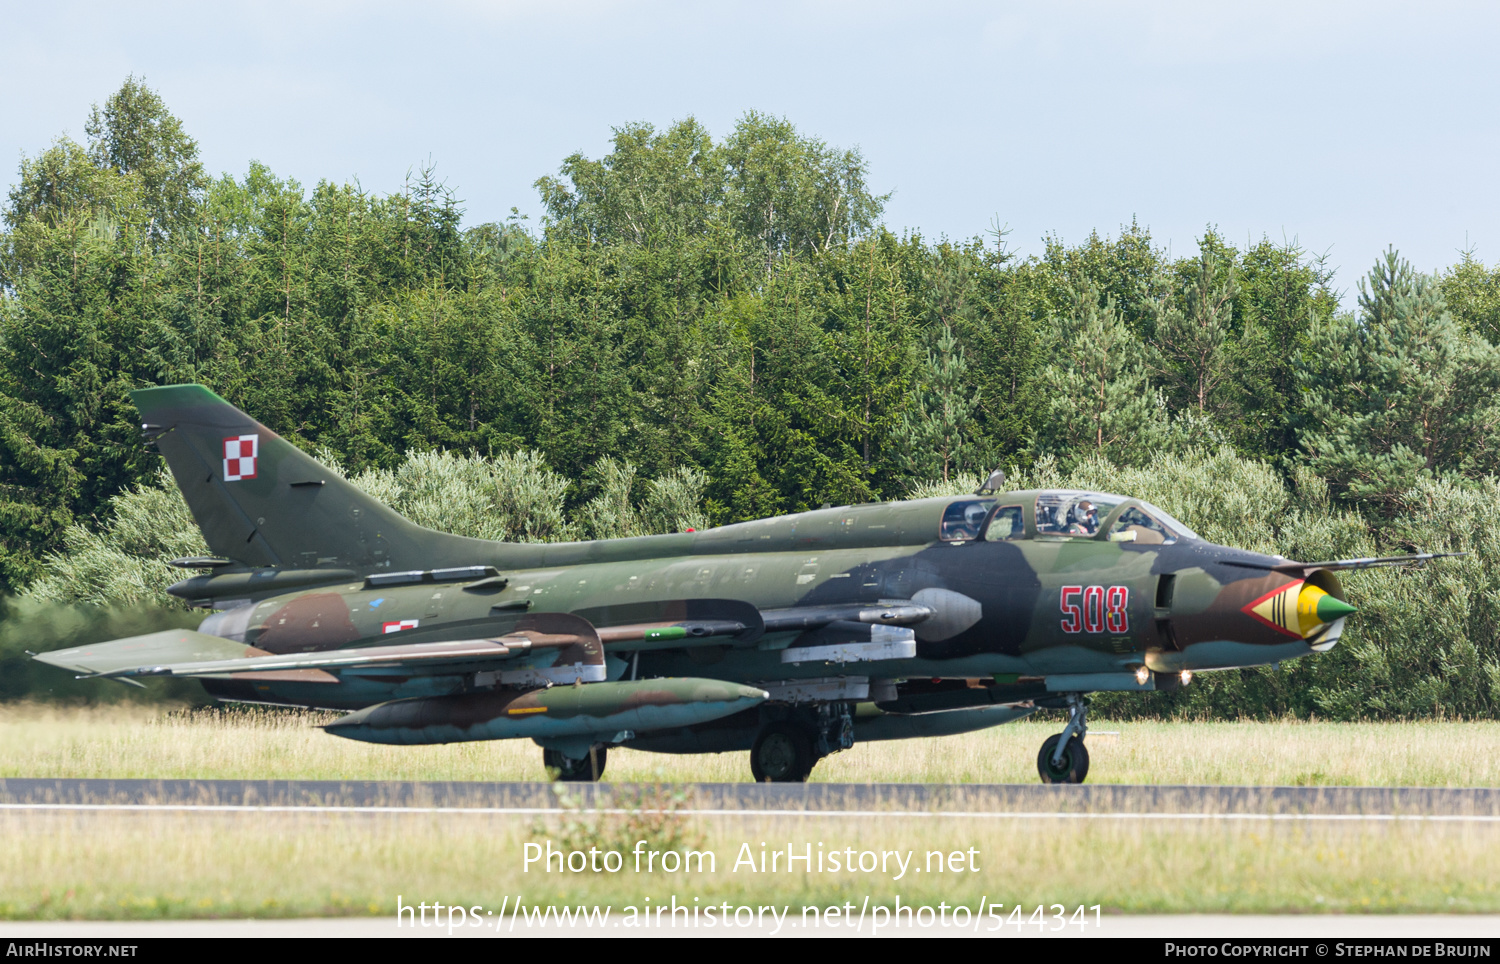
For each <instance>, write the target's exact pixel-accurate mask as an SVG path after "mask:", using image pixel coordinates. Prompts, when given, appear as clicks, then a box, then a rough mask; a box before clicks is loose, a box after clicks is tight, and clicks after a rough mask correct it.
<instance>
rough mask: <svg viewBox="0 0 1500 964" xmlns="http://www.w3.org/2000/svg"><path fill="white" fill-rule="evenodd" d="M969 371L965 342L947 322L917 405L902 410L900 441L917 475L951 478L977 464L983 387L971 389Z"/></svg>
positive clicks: (926, 369) (923, 375)
mask: <svg viewBox="0 0 1500 964" xmlns="http://www.w3.org/2000/svg"><path fill="white" fill-rule="evenodd" d="M968 373H969V366H968V364H967V363H966V362H965V361H964V352H963V348H961V347H960V346H959V344H958V339H957V338H956V337H954V334H953V329H951V328H948V327H946V326H944V328H943V331H942V334H940V335H938V337H937V339H936V340H935V344H934V346H933V348H932V350H931V351H929V352H928V354H927V364H926V366H925V367H924V368H923V369H922V370H921V371H920V372H919V374H918V376H917V378H918V383H919V384H918V390H917V393H916V395H915V397H914V398H913V400H912V406H911V408H910V409H908V411H907V412H905V413H904V414H903V415H902V418H901V425H900V427H899V428H898V429H897V440H898V444H899V445H900V447H901V451H902V455H903V457H904V462H905V464H906V468H907V472H908V474H909V475H910V477H911V478H912V479H920V480H926V479H937V478H940V479H942V481H943V482H947V481H948V480H949V479H950V478H951V477H953V476H954V475H958V474H962V473H966V472H969V471H971V470H972V469H973V468H974V459H973V455H974V445H973V443H972V442H971V441H970V432H971V431H972V423H973V415H974V409H975V407H976V406H977V404H978V400H979V392H977V391H974V390H972V389H970V387H969V379H968Z"/></svg>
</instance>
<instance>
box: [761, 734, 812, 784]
mask: <svg viewBox="0 0 1500 964" xmlns="http://www.w3.org/2000/svg"><path fill="white" fill-rule="evenodd" d="M816 762H817V761H816V760H814V759H813V752H812V741H811V740H810V739H808V737H807V733H806V732H805V731H804V730H803V729H802V728H801V727H800V726H796V725H794V724H791V723H771V724H769V725H767V726H766V728H765V729H763V730H761V731H760V735H759V736H757V737H756V738H755V746H753V747H751V748H750V772H751V773H753V774H755V782H756V783H802V782H803V781H804V780H806V779H807V775H808V774H809V773H811V772H812V768H813V764H814V763H816Z"/></svg>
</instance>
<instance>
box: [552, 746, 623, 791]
mask: <svg viewBox="0 0 1500 964" xmlns="http://www.w3.org/2000/svg"><path fill="white" fill-rule="evenodd" d="M608 754H609V748H608V747H605V746H600V745H598V744H595V745H594V746H593V747H591V748H590V749H589V752H588V755H587V756H585V757H584V758H583V759H581V760H574V759H572V758H570V757H568V756H566V755H564V754H563V753H562V751H560V750H548V749H543V750H542V765H543V766H545V767H546V768H547V777H548V779H550V780H552V781H554V782H563V783H596V782H598V780H599V778H600V777H602V776H604V761H605V759H606V758H607V757H608Z"/></svg>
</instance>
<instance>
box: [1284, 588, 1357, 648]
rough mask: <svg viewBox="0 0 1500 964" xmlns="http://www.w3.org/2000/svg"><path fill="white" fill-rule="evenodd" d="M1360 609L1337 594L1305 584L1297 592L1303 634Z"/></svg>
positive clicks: (1300, 627)
mask: <svg viewBox="0 0 1500 964" xmlns="http://www.w3.org/2000/svg"><path fill="white" fill-rule="evenodd" d="M1357 612H1359V610H1358V609H1356V608H1354V607H1353V606H1351V605H1349V604H1348V603H1346V602H1344V601H1343V600H1342V599H1339V598H1338V597H1336V596H1330V595H1329V594H1328V593H1326V592H1324V591H1323V590H1321V589H1319V588H1318V587H1317V586H1309V585H1306V584H1304V585H1303V586H1302V591H1301V592H1299V593H1298V594H1297V622H1298V623H1299V626H1298V628H1299V629H1301V630H1302V635H1303V636H1307V635H1308V634H1310V633H1311V632H1312V631H1313V630H1314V629H1316V628H1318V627H1319V626H1321V625H1323V624H1324V623H1331V622H1333V621H1334V620H1335V619H1338V618H1339V617H1341V616H1347V615H1349V614H1350V613H1357Z"/></svg>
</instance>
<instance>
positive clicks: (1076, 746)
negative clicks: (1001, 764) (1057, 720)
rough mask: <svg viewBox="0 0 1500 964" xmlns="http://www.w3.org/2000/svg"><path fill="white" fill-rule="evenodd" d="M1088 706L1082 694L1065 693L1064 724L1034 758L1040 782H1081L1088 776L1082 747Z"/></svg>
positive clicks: (1086, 729) (1085, 755) (1084, 751)
mask: <svg viewBox="0 0 1500 964" xmlns="http://www.w3.org/2000/svg"><path fill="white" fill-rule="evenodd" d="M1088 706H1089V704H1088V700H1086V699H1084V698H1083V696H1082V695H1080V694H1078V693H1069V694H1068V696H1067V707H1068V709H1069V711H1070V712H1069V715H1068V725H1067V726H1065V727H1063V731H1062V732H1061V733H1055V734H1053V735H1052V736H1049V737H1047V741H1046V742H1045V743H1043V744H1042V750H1041V752H1040V753H1038V754H1037V755H1036V772H1037V773H1039V774H1041V777H1042V782H1043V783H1082V782H1083V778H1084V777H1086V776H1088V775H1089V751H1088V748H1087V747H1085V746H1084V745H1083V738H1084V736H1085V734H1087V733H1088V729H1089V726H1088Z"/></svg>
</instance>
